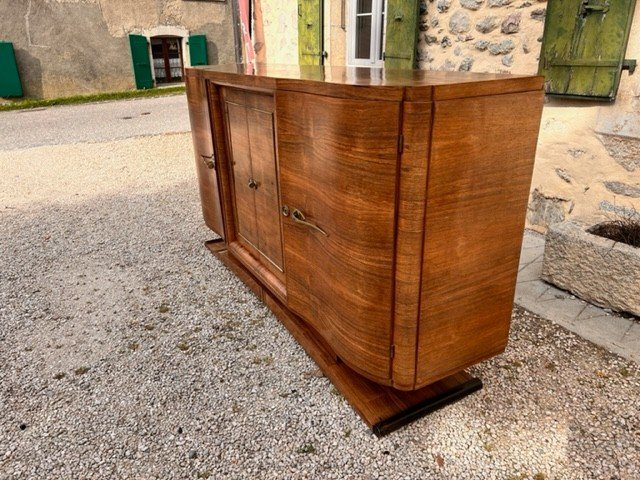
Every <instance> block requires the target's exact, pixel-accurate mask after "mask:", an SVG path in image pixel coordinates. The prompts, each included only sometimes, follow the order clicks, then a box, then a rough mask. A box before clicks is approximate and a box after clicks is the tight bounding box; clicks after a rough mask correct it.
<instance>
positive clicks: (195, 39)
mask: <svg viewBox="0 0 640 480" xmlns="http://www.w3.org/2000/svg"><path fill="white" fill-rule="evenodd" d="M189 58H190V60H191V66H192V67H195V66H196V65H209V60H208V59H207V37H206V36H205V35H202V34H199V35H191V36H190V37H189Z"/></svg>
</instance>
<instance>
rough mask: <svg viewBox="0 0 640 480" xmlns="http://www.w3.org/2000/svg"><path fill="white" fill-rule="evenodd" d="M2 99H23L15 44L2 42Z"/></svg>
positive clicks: (0, 78) (0, 77) (0, 49)
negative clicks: (14, 48) (14, 49)
mask: <svg viewBox="0 0 640 480" xmlns="http://www.w3.org/2000/svg"><path fill="white" fill-rule="evenodd" d="M0 72H2V73H1V74H0V97H21V96H22V95H23V93H22V83H20V75H19V74H18V65H17V64H16V56H15V53H14V51H13V44H12V43H9V42H0Z"/></svg>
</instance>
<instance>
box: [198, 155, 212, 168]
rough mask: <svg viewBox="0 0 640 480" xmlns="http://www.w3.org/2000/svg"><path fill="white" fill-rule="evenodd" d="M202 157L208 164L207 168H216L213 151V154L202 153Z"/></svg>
mask: <svg viewBox="0 0 640 480" xmlns="http://www.w3.org/2000/svg"><path fill="white" fill-rule="evenodd" d="M200 156H201V157H202V161H203V162H204V164H205V165H206V166H207V168H211V169H214V168H216V161H215V160H214V158H213V153H212V154H211V155H202V154H201V155H200Z"/></svg>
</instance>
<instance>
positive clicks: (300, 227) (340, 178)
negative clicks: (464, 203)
mask: <svg viewBox="0 0 640 480" xmlns="http://www.w3.org/2000/svg"><path fill="white" fill-rule="evenodd" d="M276 95H277V98H276V118H277V122H278V130H277V131H278V134H277V135H278V155H279V167H280V188H281V200H282V205H283V209H284V210H285V212H284V213H285V216H284V217H283V222H284V223H283V225H284V228H283V231H284V256H285V264H286V265H287V268H286V272H285V273H286V283H287V304H288V306H289V308H291V309H292V310H293V311H295V312H296V313H297V314H299V315H300V316H301V317H302V318H303V319H304V320H305V321H307V322H308V323H309V324H310V325H311V326H313V327H314V328H315V329H316V330H317V331H318V332H319V333H320V334H321V335H322V336H323V338H324V339H325V340H326V341H327V342H328V344H329V345H330V346H331V348H332V349H333V350H334V351H335V352H336V354H337V355H338V356H339V357H340V358H341V359H342V360H343V361H344V362H345V363H346V364H347V365H349V366H351V367H352V368H353V369H354V370H356V371H358V372H359V373H361V374H363V375H365V376H367V377H369V378H371V379H373V380H376V381H378V382H381V383H386V384H388V383H389V382H390V360H391V331H392V305H393V276H394V275H393V258H394V231H395V228H394V227H395V202H396V200H395V198H396V178H397V168H398V167H397V165H398V129H399V115H400V104H399V103H398V102H391V101H372V100H354V99H342V98H332V97H325V96H320V95H312V94H305V93H296V92H288V91H279V92H278V93H277V94H276Z"/></svg>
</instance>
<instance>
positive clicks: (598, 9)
mask: <svg viewBox="0 0 640 480" xmlns="http://www.w3.org/2000/svg"><path fill="white" fill-rule="evenodd" d="M608 11H609V2H605V4H604V5H592V4H590V3H589V0H584V1H583V2H582V5H580V15H581V16H583V17H586V16H587V15H589V14H590V13H601V14H605V13H607V12H608Z"/></svg>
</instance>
